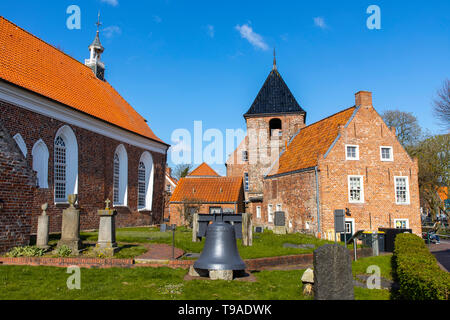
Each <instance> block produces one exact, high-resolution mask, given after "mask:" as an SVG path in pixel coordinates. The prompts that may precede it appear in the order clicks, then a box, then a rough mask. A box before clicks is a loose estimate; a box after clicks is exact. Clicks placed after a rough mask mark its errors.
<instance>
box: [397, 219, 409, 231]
mask: <svg viewBox="0 0 450 320" xmlns="http://www.w3.org/2000/svg"><path fill="white" fill-rule="evenodd" d="M397 221H406V228H405V229H409V219H394V228H395V229H403V228H397Z"/></svg>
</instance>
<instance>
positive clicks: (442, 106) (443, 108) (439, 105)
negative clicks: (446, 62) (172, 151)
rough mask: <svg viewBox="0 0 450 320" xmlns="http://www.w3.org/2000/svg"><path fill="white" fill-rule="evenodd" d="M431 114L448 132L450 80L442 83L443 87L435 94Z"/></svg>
mask: <svg viewBox="0 0 450 320" xmlns="http://www.w3.org/2000/svg"><path fill="white" fill-rule="evenodd" d="M433 105H434V106H433V113H434V115H435V116H436V118H438V120H439V122H440V123H441V124H442V126H443V127H444V128H446V129H447V130H450V80H449V79H447V80H445V81H444V85H443V86H442V88H441V89H440V90H439V91H438V93H437V98H436V99H435V100H434V104H433Z"/></svg>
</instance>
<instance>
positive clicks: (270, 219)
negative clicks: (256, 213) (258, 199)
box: [267, 204, 273, 223]
mask: <svg viewBox="0 0 450 320" xmlns="http://www.w3.org/2000/svg"><path fill="white" fill-rule="evenodd" d="M267 222H269V223H270V222H273V205H272V204H269V205H267Z"/></svg>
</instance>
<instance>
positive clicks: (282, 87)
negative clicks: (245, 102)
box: [244, 64, 306, 118]
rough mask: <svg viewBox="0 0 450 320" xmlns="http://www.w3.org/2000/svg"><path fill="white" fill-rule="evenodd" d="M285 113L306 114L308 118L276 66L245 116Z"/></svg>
mask: <svg viewBox="0 0 450 320" xmlns="http://www.w3.org/2000/svg"><path fill="white" fill-rule="evenodd" d="M283 113H304V114H305V116H306V112H305V110H303V109H302V107H300V105H299V104H298V102H297V100H295V98H294V96H293V94H292V93H291V90H289V88H288V86H287V85H286V83H285V82H284V80H283V78H282V77H281V75H280V74H279V72H278V70H277V68H276V65H275V64H274V68H273V70H272V71H271V72H270V74H269V76H268V77H267V79H266V81H265V82H264V85H263V86H262V88H261V90H259V93H258V95H257V96H256V99H255V101H254V102H253V104H252V106H251V107H250V109H248V111H247V113H246V114H244V118H247V117H251V116H257V115H268V114H283Z"/></svg>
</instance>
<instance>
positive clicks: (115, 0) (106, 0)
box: [100, 0, 119, 7]
mask: <svg viewBox="0 0 450 320" xmlns="http://www.w3.org/2000/svg"><path fill="white" fill-rule="evenodd" d="M100 1H101V2H103V3H107V4H109V5H112V6H113V7H117V6H118V5H119V1H118V0H100Z"/></svg>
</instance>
